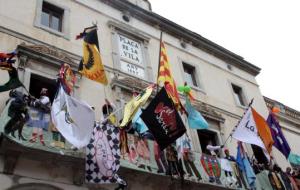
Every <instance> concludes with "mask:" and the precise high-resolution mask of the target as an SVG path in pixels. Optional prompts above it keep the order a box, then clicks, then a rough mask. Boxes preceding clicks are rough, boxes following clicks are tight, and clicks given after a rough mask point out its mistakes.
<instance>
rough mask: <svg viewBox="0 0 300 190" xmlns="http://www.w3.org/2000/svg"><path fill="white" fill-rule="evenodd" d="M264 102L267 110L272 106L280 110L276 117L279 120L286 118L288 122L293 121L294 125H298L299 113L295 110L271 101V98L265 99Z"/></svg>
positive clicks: (299, 121) (299, 122)
mask: <svg viewBox="0 0 300 190" xmlns="http://www.w3.org/2000/svg"><path fill="white" fill-rule="evenodd" d="M264 100H265V102H266V105H267V107H268V108H270V109H271V108H272V107H273V106H278V107H279V108H280V113H279V114H278V116H280V117H281V118H286V119H288V120H290V121H294V123H296V124H298V125H300V112H299V111H297V110H294V109H293V108H290V107H288V106H286V105H284V104H282V103H280V102H278V101H276V100H273V99H271V98H268V97H265V96H264Z"/></svg>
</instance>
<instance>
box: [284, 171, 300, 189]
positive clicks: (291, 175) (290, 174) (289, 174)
mask: <svg viewBox="0 0 300 190" xmlns="http://www.w3.org/2000/svg"><path fill="white" fill-rule="evenodd" d="M285 173H286V175H287V176H288V177H289V179H290V182H291V185H292V188H293V190H299V188H298V187H297V183H296V181H295V179H294V177H293V174H292V168H291V167H287V168H286V171H285Z"/></svg>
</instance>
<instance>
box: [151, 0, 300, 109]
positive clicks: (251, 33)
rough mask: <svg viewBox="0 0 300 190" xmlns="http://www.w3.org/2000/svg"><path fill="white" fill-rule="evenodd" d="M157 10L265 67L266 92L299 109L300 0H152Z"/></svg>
mask: <svg viewBox="0 0 300 190" xmlns="http://www.w3.org/2000/svg"><path fill="white" fill-rule="evenodd" d="M150 2H151V4H152V10H153V12H155V13H158V14H160V15H161V16H163V17H166V18H168V19H170V20H172V21H173V22H176V23H177V24H180V25H182V26H184V27H186V28H188V29H190V30H192V31H194V32H196V33H198V34H200V35H202V36H203V37H205V38H207V39H209V40H211V41H213V42H215V43H217V44H218V45H221V46H223V47H224V48H226V49H228V50H230V51H232V52H234V53H236V54H238V55H240V56H242V57H244V59H246V60H247V61H249V62H250V63H252V64H254V65H256V66H258V67H260V68H261V69H262V71H261V73H260V74H259V75H258V76H257V78H256V79H257V81H258V84H259V85H260V89H261V91H262V94H263V95H264V96H267V97H269V98H272V99H275V100H277V101H279V102H281V103H283V104H285V105H287V106H289V107H291V108H294V109H296V110H299V111H300V100H299V99H300V89H299V87H300V84H299V83H300V77H299V76H300V74H299V72H300V64H299V62H300V58H299V56H300V53H299V50H300V49H299V46H298V45H299V44H300V22H299V21H300V1H298V0H184V1H182V0H150Z"/></svg>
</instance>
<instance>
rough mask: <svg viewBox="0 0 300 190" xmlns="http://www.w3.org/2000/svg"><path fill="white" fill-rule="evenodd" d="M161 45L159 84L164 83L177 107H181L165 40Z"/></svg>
mask: <svg viewBox="0 0 300 190" xmlns="http://www.w3.org/2000/svg"><path fill="white" fill-rule="evenodd" d="M160 45H161V47H160V49H161V50H160V60H159V71H158V78H157V84H160V83H163V84H164V87H165V89H166V91H167V93H168V95H169V96H170V97H171V99H172V101H173V102H174V104H175V105H176V107H177V108H181V102H180V99H179V95H178V92H177V87H176V84H175V81H174V79H173V76H172V73H171V68H170V63H169V60H168V56H167V51H166V48H165V45H164V43H163V42H161V43H160Z"/></svg>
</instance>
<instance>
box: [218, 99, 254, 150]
mask: <svg viewBox="0 0 300 190" xmlns="http://www.w3.org/2000/svg"><path fill="white" fill-rule="evenodd" d="M253 101H254V98H252V100H251V101H250V103H249V104H248V108H247V109H246V111H247V110H248V109H249V108H250V107H251V106H252V104H253ZM246 111H245V112H244V113H243V116H242V118H243V117H244V115H245V114H246ZM241 120H242V119H240V120H239V121H238V123H237V124H236V125H235V126H234V128H233V129H232V130H231V132H230V134H229V135H228V137H227V138H226V140H225V142H224V143H223V144H224V145H225V144H226V142H227V141H228V139H229V138H230V137H231V136H232V134H233V132H234V131H235V129H236V128H237V126H238V125H239V124H240V122H241Z"/></svg>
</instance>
